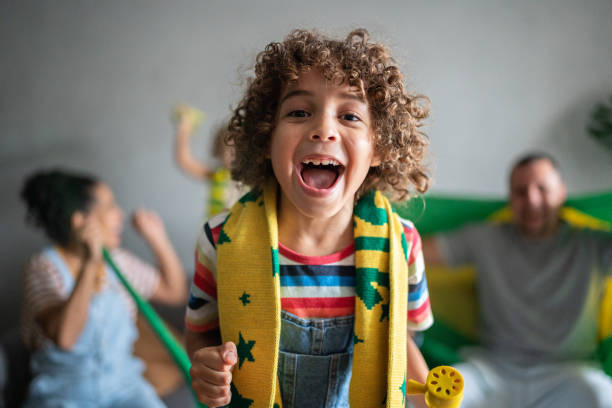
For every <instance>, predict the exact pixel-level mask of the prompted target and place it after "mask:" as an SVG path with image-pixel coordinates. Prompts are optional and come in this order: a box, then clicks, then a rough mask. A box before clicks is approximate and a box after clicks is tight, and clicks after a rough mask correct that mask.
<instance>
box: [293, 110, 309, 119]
mask: <svg viewBox="0 0 612 408" xmlns="http://www.w3.org/2000/svg"><path fill="white" fill-rule="evenodd" d="M288 116H291V117H293V118H305V117H307V116H308V112H306V111H305V110H294V111H291V112H289V115H288Z"/></svg>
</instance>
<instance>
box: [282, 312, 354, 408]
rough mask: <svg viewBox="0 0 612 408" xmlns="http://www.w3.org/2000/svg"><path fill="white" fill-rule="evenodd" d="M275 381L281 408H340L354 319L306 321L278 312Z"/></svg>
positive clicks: (347, 375) (344, 403) (345, 397)
mask: <svg viewBox="0 0 612 408" xmlns="http://www.w3.org/2000/svg"><path fill="white" fill-rule="evenodd" d="M281 317H282V325H281V338H280V352H279V357H278V378H279V382H280V388H281V396H282V401H283V408H327V407H329V408H332V407H334V408H335V407H337V408H344V407H348V406H349V402H348V391H349V383H350V381H351V371H352V365H353V323H354V317H353V316H347V317H336V318H327V319H314V320H306V319H302V318H299V317H297V316H295V315H293V314H291V313H288V312H285V311H283V312H282V315H281Z"/></svg>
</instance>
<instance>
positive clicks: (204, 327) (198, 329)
mask: <svg viewBox="0 0 612 408" xmlns="http://www.w3.org/2000/svg"><path fill="white" fill-rule="evenodd" d="M185 326H186V327H187V328H188V329H189V330H191V331H194V332H207V331H210V330H213V329H216V328H217V327H219V319H216V320H213V321H212V322H209V323H206V324H202V325H196V324H192V323H189V321H188V320H187V319H185Z"/></svg>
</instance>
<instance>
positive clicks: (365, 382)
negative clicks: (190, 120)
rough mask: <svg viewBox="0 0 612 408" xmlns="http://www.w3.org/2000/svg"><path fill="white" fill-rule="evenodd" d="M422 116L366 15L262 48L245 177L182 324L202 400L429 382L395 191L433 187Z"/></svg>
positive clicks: (357, 400)
mask: <svg viewBox="0 0 612 408" xmlns="http://www.w3.org/2000/svg"><path fill="white" fill-rule="evenodd" d="M427 116H428V100H427V98H425V97H424V96H421V95H411V94H408V93H407V91H406V90H405V88H404V84H403V76H402V74H401V72H400V70H399V68H398V67H397V66H396V64H395V62H394V60H393V59H392V57H391V55H390V53H389V51H388V49H387V48H386V47H385V46H383V45H381V44H379V43H375V42H371V41H370V40H369V35H368V32H367V31H366V30H363V29H359V30H355V31H353V32H351V33H350V34H349V35H348V37H347V38H346V39H345V40H343V41H338V40H334V39H330V38H327V37H325V36H323V35H322V34H320V33H317V32H314V31H307V30H295V31H292V32H291V33H290V34H289V35H288V36H287V37H286V38H285V40H284V41H283V42H280V43H279V42H273V43H270V44H268V46H267V47H266V48H265V50H264V51H263V52H261V53H260V54H259V55H258V56H257V61H256V64H255V77H254V78H252V79H250V81H249V83H248V87H247V90H246V94H245V96H244V98H243V99H242V101H241V102H240V104H239V105H238V107H237V108H236V109H235V111H234V114H233V117H232V119H231V122H230V125H229V133H228V135H227V137H226V142H227V143H228V144H230V145H232V146H233V147H234V149H235V160H234V162H233V164H232V176H233V178H234V179H235V180H238V181H240V182H242V183H244V184H246V185H249V186H251V187H252V190H251V192H249V193H248V194H246V195H245V196H244V197H243V198H242V199H240V200H239V202H238V203H237V204H236V205H235V206H234V207H233V208H232V209H231V210H230V211H229V213H227V212H226V213H223V214H220V215H219V216H216V217H214V218H212V219H211V220H209V221H208V223H206V224H205V225H204V227H203V231H202V233H201V235H200V237H199V239H198V243H197V249H196V268H195V269H196V270H195V274H194V280H193V283H192V286H191V298H190V302H189V305H188V308H187V313H186V324H187V328H188V331H187V349H188V353H189V355H190V358H191V361H192V369H191V375H192V385H193V388H194V390H195V392H196V394H197V396H198V398H199V399H200V401H202V402H203V403H205V404H207V405H209V406H213V407H216V406H223V405H226V404H230V406H232V407H233V406H245V407H246V406H253V407H273V406H279V407H280V406H284V407H344V406H349V404H350V406H351V407H368V408H371V407H384V406H386V407H399V406H404V405H405V404H406V398H407V396H406V381H407V379H411V378H412V379H415V380H417V381H422V382H424V380H425V377H426V376H427V366H426V364H425V362H424V360H423V358H422V356H421V354H420V352H419V350H418V348H417V347H416V346H415V344H414V342H413V341H412V338H411V336H410V333H411V332H413V331H421V330H424V329H427V328H428V327H429V326H430V325H431V324H432V321H433V319H432V315H431V310H430V307H429V297H428V292H427V284H426V280H425V274H424V264H423V257H422V253H421V240H420V237H419V235H418V233H417V231H416V229H415V228H414V225H413V224H412V223H411V222H410V221H407V220H403V219H400V218H399V217H398V216H397V214H395V213H394V212H393V210H392V209H391V206H390V203H389V200H388V198H389V199H393V200H400V199H404V198H407V197H408V196H409V195H410V194H411V193H413V192H414V191H415V190H416V191H418V192H421V193H422V192H424V191H425V190H427V187H428V176H427V173H426V170H425V169H424V167H423V165H422V161H423V156H424V153H425V149H426V146H427V137H426V136H425V134H424V133H423V132H422V131H420V127H421V126H422V121H423V120H424V119H425V118H426V117H427ZM411 401H412V402H413V403H414V404H416V405H418V406H423V407H424V406H425V403H424V401H423V400H422V399H419V398H414V397H413V398H412V399H411Z"/></svg>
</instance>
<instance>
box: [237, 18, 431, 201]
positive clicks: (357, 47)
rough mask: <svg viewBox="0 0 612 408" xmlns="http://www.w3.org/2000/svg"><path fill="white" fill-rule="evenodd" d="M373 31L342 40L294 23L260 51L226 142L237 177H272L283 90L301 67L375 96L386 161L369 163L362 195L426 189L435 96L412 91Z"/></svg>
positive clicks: (372, 102) (377, 142)
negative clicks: (425, 125) (428, 128)
mask: <svg viewBox="0 0 612 408" xmlns="http://www.w3.org/2000/svg"><path fill="white" fill-rule="evenodd" d="M368 39H369V34H368V32H367V31H366V30H364V29H358V30H354V31H352V32H351V33H350V34H349V35H348V37H347V38H346V40H344V41H337V40H332V39H329V38H327V37H325V36H323V35H321V34H319V33H317V32H313V31H307V30H294V31H292V32H291V33H290V34H289V35H288V36H287V38H285V40H284V41H283V42H281V43H279V42H273V43H270V44H268V46H266V48H265V50H264V51H263V52H261V53H259V55H258V56H257V62H256V64H255V78H250V79H249V82H248V87H247V92H246V95H245V96H244V98H243V99H242V101H240V104H239V105H238V107H237V108H236V109H235V110H234V112H233V116H232V118H231V120H230V124H229V128H228V129H229V132H228V134H227V135H226V143H228V144H229V145H231V146H233V147H234V148H235V160H234V162H233V164H232V177H233V178H234V179H236V180H238V181H240V182H242V183H244V184H246V185H249V186H253V187H262V186H263V184H264V183H265V181H266V180H267V179H268V178H269V177H274V174H273V172H272V165H271V162H270V159H268V158H267V157H268V152H269V149H270V138H271V134H272V131H273V130H274V126H275V121H276V113H277V109H278V104H279V99H280V96H281V92H282V91H283V89H284V86H285V85H286V84H287V83H289V82H291V81H296V80H297V79H298V77H299V75H300V74H301V73H303V72H307V71H309V70H311V69H319V70H320V71H321V72H322V74H323V76H324V77H325V78H326V79H327V80H329V81H331V82H332V83H333V84H343V83H347V84H349V85H350V86H355V87H357V88H359V89H361V90H362V92H363V94H364V96H365V97H366V99H367V101H368V104H369V108H370V114H371V116H372V128H373V131H374V146H375V147H374V148H375V151H376V153H377V154H378V155H379V157H380V158H381V164H380V165H379V166H377V167H372V168H370V171H369V172H368V175H367V176H366V179H365V180H364V182H363V184H362V186H361V187H360V189H359V191H358V192H357V196H360V195H361V194H363V193H365V192H367V191H370V190H373V189H378V190H381V191H383V192H385V193H387V195H388V196H389V197H390V198H391V199H394V200H402V199H404V198H406V197H407V196H409V195H410V193H411V192H412V191H413V188H414V189H416V190H417V191H418V192H421V193H423V192H425V191H426V190H427V188H428V186H429V177H428V175H427V173H426V171H425V168H424V166H423V164H422V161H423V156H424V153H425V148H426V146H427V144H428V138H427V136H426V135H425V134H424V133H423V132H422V131H421V130H420V129H419V128H420V127H421V126H422V121H423V119H425V118H426V117H427V116H428V115H429V99H428V98H427V97H425V96H423V95H409V94H407V93H406V91H405V89H404V84H403V76H402V73H401V72H400V70H399V68H398V67H397V66H396V65H395V62H394V60H393V59H392V57H391V55H390V54H389V51H388V50H387V48H386V47H385V46H383V45H381V44H377V43H373V42H369V41H368Z"/></svg>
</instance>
